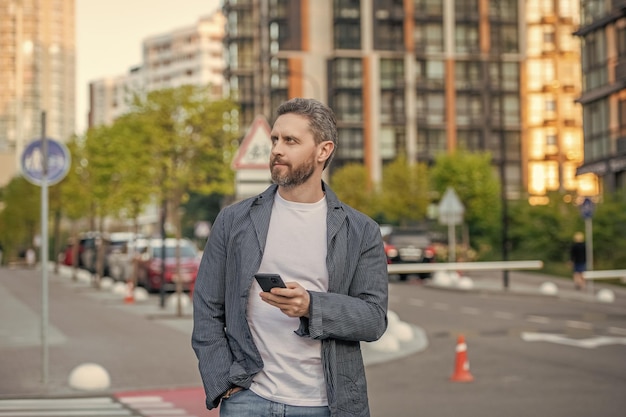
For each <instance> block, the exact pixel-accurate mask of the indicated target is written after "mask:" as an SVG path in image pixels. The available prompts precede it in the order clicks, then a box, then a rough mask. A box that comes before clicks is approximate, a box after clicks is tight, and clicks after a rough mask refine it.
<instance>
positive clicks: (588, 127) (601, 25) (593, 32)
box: [576, 0, 626, 193]
mask: <svg viewBox="0 0 626 417" xmlns="http://www.w3.org/2000/svg"><path fill="white" fill-rule="evenodd" d="M576 35H578V36H579V37H580V40H581V43H582V72H583V83H582V85H583V89H582V94H581V96H580V97H579V99H578V101H579V102H580V103H581V104H582V107H583V127H584V141H585V160H584V164H583V165H582V166H581V167H580V168H578V173H579V174H585V173H592V174H595V175H597V176H598V177H599V178H600V185H601V191H603V192H609V193H612V192H615V191H617V190H620V189H622V190H623V189H625V188H626V0H582V1H581V24H580V28H579V29H578V30H577V31H576Z"/></svg>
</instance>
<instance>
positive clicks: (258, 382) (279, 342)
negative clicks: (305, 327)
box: [247, 193, 328, 406]
mask: <svg viewBox="0 0 626 417" xmlns="http://www.w3.org/2000/svg"><path fill="white" fill-rule="evenodd" d="M326 210H327V205H326V198H323V199H321V200H320V201H318V202H317V203H311V204H308V203H294V202H291V201H287V200H284V199H283V198H282V197H280V195H279V194H278V193H276V198H275V199H274V206H273V208H272V217H271V219H270V224H269V231H268V235H267V242H266V244H265V252H264V254H263V260H262V261H261V266H260V268H259V272H266V273H278V274H280V275H281V277H282V278H283V281H285V282H289V281H295V282H298V283H299V284H300V285H302V286H303V287H304V288H305V289H307V290H312V291H323V292H326V291H328V271H327V269H326ZM260 292H261V287H259V284H258V283H257V282H256V281H254V283H253V285H252V287H251V289H250V296H249V298H248V310H247V318H248V323H249V324H250V329H251V330H252V336H253V338H254V342H255V344H256V346H257V348H258V349H259V352H260V353H261V357H262V358H263V362H264V368H263V370H262V371H261V372H259V373H258V374H257V375H256V376H255V377H254V379H253V381H252V386H251V387H250V389H251V390H252V391H253V392H254V393H255V394H257V395H259V396H261V397H263V398H266V399H269V400H271V401H276V402H280V403H282V404H288V405H294V406H321V405H328V400H327V398H326V383H325V382H324V374H323V370H322V361H321V342H320V341H319V340H313V339H310V338H307V337H301V336H298V335H296V334H295V333H294V331H295V330H296V329H297V328H298V327H299V325H300V319H298V318H293V317H288V316H287V315H285V314H283V313H282V312H281V311H280V310H279V309H278V308H276V307H273V306H271V305H269V304H267V303H265V302H264V301H263V300H261V298H260V297H259V293H260Z"/></svg>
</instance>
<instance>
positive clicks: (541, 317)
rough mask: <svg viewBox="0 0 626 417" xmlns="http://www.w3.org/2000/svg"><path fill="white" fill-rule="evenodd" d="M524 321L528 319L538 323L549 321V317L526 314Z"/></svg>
mask: <svg viewBox="0 0 626 417" xmlns="http://www.w3.org/2000/svg"><path fill="white" fill-rule="evenodd" d="M526 321H529V322H531V323H538V324H548V323H550V319H549V318H547V317H543V316H528V317H526Z"/></svg>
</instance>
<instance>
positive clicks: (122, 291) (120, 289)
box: [103, 278, 128, 297]
mask: <svg viewBox="0 0 626 417" xmlns="http://www.w3.org/2000/svg"><path fill="white" fill-rule="evenodd" d="M103 279H104V278H103ZM127 288H128V287H127V285H126V283H125V282H119V281H118V282H116V283H115V284H113V285H112V287H111V292H112V293H113V294H116V295H121V296H122V297H123V296H125V295H126V289H127Z"/></svg>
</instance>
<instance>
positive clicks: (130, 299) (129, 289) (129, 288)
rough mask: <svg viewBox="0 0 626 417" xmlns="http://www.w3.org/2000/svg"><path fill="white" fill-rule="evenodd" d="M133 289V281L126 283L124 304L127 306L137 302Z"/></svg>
mask: <svg viewBox="0 0 626 417" xmlns="http://www.w3.org/2000/svg"><path fill="white" fill-rule="evenodd" d="M133 287H134V286H133V282H132V281H128V282H127V283H126V295H125V296H124V302H125V303H126V304H132V303H134V302H135V292H134V288H133Z"/></svg>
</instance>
